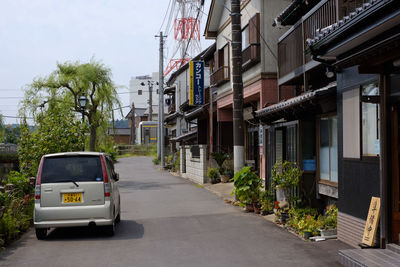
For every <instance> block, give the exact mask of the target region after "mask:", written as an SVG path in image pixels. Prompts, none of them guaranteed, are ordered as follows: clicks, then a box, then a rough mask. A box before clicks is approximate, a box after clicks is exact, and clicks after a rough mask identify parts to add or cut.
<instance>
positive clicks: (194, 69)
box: [189, 61, 204, 106]
mask: <svg viewBox="0 0 400 267" xmlns="http://www.w3.org/2000/svg"><path fill="white" fill-rule="evenodd" d="M189 72H190V75H189V76H190V86H189V105H190V106H199V105H204V62H203V61H190V63H189Z"/></svg>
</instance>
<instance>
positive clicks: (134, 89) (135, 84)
mask: <svg viewBox="0 0 400 267" xmlns="http://www.w3.org/2000/svg"><path fill="white" fill-rule="evenodd" d="M146 76H147V75H146ZM137 77H138V76H137ZM137 77H132V78H131V80H130V82H129V92H130V94H129V101H130V103H132V102H133V103H134V104H135V107H137V108H147V107H148V103H147V100H148V99H149V86H148V84H147V81H148V80H151V81H153V83H154V85H153V97H152V98H153V101H152V102H153V105H158V94H157V90H158V85H157V84H156V83H157V82H158V81H159V77H158V72H153V73H152V75H151V76H149V77H150V79H147V78H145V79H137ZM139 77H140V76H139ZM142 82H143V83H144V84H145V86H142V85H141V83H142ZM139 90H142V95H139V94H138V91H139Z"/></svg>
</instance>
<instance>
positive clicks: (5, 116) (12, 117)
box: [2, 115, 33, 120]
mask: <svg viewBox="0 0 400 267" xmlns="http://www.w3.org/2000/svg"><path fill="white" fill-rule="evenodd" d="M2 117H3V118H9V119H29V120H33V118H32V117H17V116H7V115H2Z"/></svg>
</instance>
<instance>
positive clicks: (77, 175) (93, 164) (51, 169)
mask: <svg viewBox="0 0 400 267" xmlns="http://www.w3.org/2000/svg"><path fill="white" fill-rule="evenodd" d="M68 181H75V182H85V181H86V182H87V181H103V171H102V168H101V161H100V157H99V156H61V157H50V158H46V160H45V161H44V165H43V171H42V179H41V182H42V183H61V182H68Z"/></svg>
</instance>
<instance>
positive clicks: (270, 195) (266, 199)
mask: <svg viewBox="0 0 400 267" xmlns="http://www.w3.org/2000/svg"><path fill="white" fill-rule="evenodd" d="M259 203H260V204H261V210H262V211H272V210H273V209H274V192H273V190H272V189H269V190H265V191H262V192H261V193H260V199H259Z"/></svg>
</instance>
